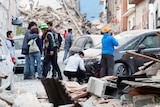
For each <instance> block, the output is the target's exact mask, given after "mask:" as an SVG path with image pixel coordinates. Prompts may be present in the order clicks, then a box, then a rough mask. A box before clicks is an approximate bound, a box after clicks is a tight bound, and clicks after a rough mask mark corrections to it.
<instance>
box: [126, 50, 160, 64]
mask: <svg viewBox="0 0 160 107" xmlns="http://www.w3.org/2000/svg"><path fill="white" fill-rule="evenodd" d="M126 53H128V54H131V55H134V56H138V57H141V58H144V59H148V60H151V61H154V62H160V60H159V59H156V58H153V57H150V56H147V55H143V54H139V53H135V52H131V51H126Z"/></svg>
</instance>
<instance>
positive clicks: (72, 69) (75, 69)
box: [64, 51, 86, 82]
mask: <svg viewBox="0 0 160 107" xmlns="http://www.w3.org/2000/svg"><path fill="white" fill-rule="evenodd" d="M83 57H84V53H83V52H82V51H81V52H79V54H74V55H72V56H70V57H69V58H68V59H66V60H65V61H64V64H66V66H65V68H64V75H65V76H67V77H68V79H69V80H71V78H72V77H73V78H75V77H76V78H77V79H78V82H82V79H84V78H85V74H84V71H86V69H85V66H84V61H83V59H82V58H83Z"/></svg>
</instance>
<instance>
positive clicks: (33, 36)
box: [25, 30, 39, 41]
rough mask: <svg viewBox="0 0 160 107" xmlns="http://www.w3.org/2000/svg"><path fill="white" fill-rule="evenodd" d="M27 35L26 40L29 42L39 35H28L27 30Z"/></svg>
mask: <svg viewBox="0 0 160 107" xmlns="http://www.w3.org/2000/svg"><path fill="white" fill-rule="evenodd" d="M25 35H27V40H28V41H29V40H31V39H35V38H38V37H39V35H38V34H30V32H29V30H27V31H26V34H25Z"/></svg>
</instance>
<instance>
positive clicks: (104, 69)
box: [100, 54, 114, 77]
mask: <svg viewBox="0 0 160 107" xmlns="http://www.w3.org/2000/svg"><path fill="white" fill-rule="evenodd" d="M113 74H114V56H113V55H108V54H102V58H101V70H100V77H104V76H112V75H113Z"/></svg>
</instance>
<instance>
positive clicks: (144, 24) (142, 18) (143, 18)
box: [135, 0, 149, 29]
mask: <svg viewBox="0 0 160 107" xmlns="http://www.w3.org/2000/svg"><path fill="white" fill-rule="evenodd" d="M135 17H136V26H137V28H138V29H144V28H148V24H149V21H148V19H149V0H144V1H142V2H141V3H139V4H137V5H136V16H135Z"/></svg>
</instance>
